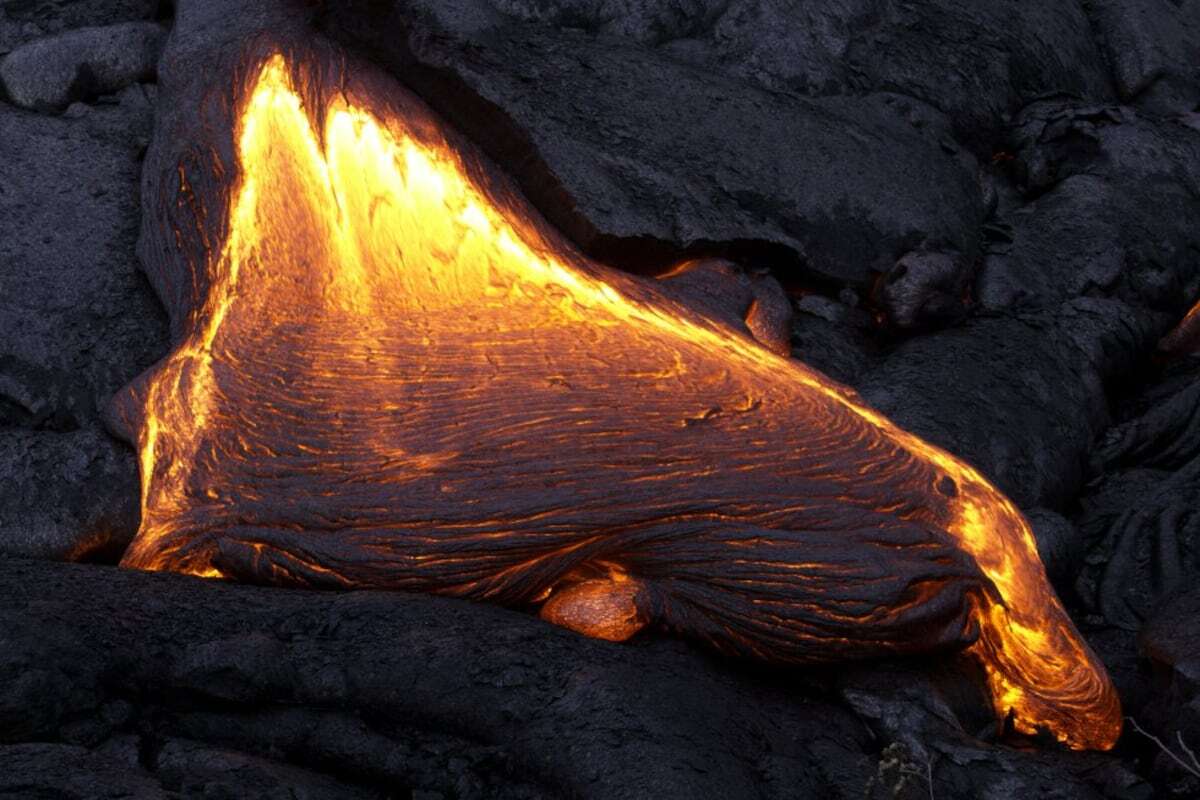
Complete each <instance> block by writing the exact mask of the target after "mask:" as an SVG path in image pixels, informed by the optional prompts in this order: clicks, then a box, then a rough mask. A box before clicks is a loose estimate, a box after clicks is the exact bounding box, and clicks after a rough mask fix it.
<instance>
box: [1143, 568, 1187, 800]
mask: <svg viewBox="0 0 1200 800" xmlns="http://www.w3.org/2000/svg"><path fill="white" fill-rule="evenodd" d="M1139 640H1140V641H1139V644H1140V647H1141V651H1142V654H1143V656H1144V657H1145V660H1146V662H1147V664H1148V665H1149V672H1150V688H1151V690H1152V692H1153V697H1154V700H1153V701H1152V702H1150V703H1147V704H1146V707H1145V708H1144V709H1142V710H1141V711H1140V714H1139V716H1140V721H1141V725H1142V727H1143V728H1144V729H1146V731H1145V733H1143V734H1142V735H1143V736H1147V738H1148V737H1149V736H1156V737H1157V738H1158V740H1159V742H1161V745H1156V748H1155V749H1153V750H1151V751H1150V757H1151V758H1152V759H1153V760H1154V763H1155V766H1156V767H1157V769H1158V772H1159V773H1160V775H1161V776H1162V777H1163V779H1162V780H1161V784H1162V785H1163V789H1164V790H1165V792H1164V794H1167V795H1168V796H1175V797H1188V796H1191V797H1194V796H1195V795H1196V794H1197V793H1200V762H1198V761H1197V760H1196V758H1195V754H1196V753H1197V752H1200V592H1197V591H1196V590H1195V589H1194V588H1189V590H1188V591H1187V592H1186V593H1182V594H1179V595H1176V596H1175V597H1174V598H1172V599H1171V600H1169V601H1167V602H1165V603H1163V604H1161V605H1160V607H1159V608H1157V609H1155V611H1154V613H1153V614H1152V616H1151V617H1150V620H1149V621H1148V622H1147V623H1146V626H1145V627H1144V628H1143V629H1142V632H1141V634H1140V636H1139ZM1167 749H1169V751H1170V752H1167V751H1166V750H1167ZM1189 751H1190V752H1189ZM1171 753H1173V754H1174V756H1175V757H1174V758H1173V757H1172V755H1171ZM1176 759H1179V760H1176ZM1181 761H1182V763H1180V762H1181ZM1189 767H1190V769H1189ZM1189 792H1190V794H1187V793H1189Z"/></svg>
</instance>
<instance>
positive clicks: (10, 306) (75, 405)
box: [0, 87, 166, 558]
mask: <svg viewBox="0 0 1200 800" xmlns="http://www.w3.org/2000/svg"><path fill="white" fill-rule="evenodd" d="M152 119H153V112H152V108H151V102H150V99H149V98H148V97H147V95H146V93H145V92H144V91H143V89H142V88H141V87H131V88H130V89H128V90H127V91H126V92H124V93H122V94H121V96H120V98H119V100H118V101H117V102H115V103H112V104H105V105H101V106H97V107H89V106H82V105H81V106H78V107H75V108H74V109H73V110H72V112H71V115H70V116H69V117H68V118H54V117H47V116H42V115H39V114H33V113H29V112H25V111H18V110H14V109H11V108H3V107H0V141H4V142H6V150H5V157H6V162H5V164H6V169H5V171H4V174H3V176H2V177H0V261H2V262H3V264H4V269H3V272H2V274H0V319H3V334H4V335H3V336H0V484H2V485H3V486H4V487H5V492H4V503H3V504H0V552H17V553H22V554H25V555H38V556H43V557H47V558H81V557H90V556H93V555H96V554H101V553H107V554H108V556H109V557H114V556H116V555H119V553H120V551H121V549H123V547H124V544H125V543H127V542H128V541H129V539H130V538H131V537H132V535H133V533H134V531H135V530H136V528H137V519H138V500H137V497H138V489H137V487H138V478H137V463H136V458H135V456H134V454H133V452H132V451H131V450H130V449H129V448H128V447H127V446H125V445H122V444H120V443H118V442H117V441H116V440H114V439H112V438H111V437H109V436H108V435H107V434H106V433H105V432H104V430H103V428H102V425H101V422H100V414H99V409H102V408H104V407H105V406H106V404H107V403H108V400H109V397H110V396H111V395H112V394H113V393H114V392H115V391H116V390H117V389H118V388H120V386H121V385H122V384H123V383H125V382H126V381H128V380H129V379H130V378H132V377H133V376H134V375H136V374H137V373H138V372H140V371H141V370H143V369H145V368H146V367H147V366H149V365H150V363H152V362H153V361H154V360H156V359H157V358H158V357H159V356H161V355H162V354H163V352H164V351H165V348H166V326H165V320H164V315H163V312H162V310H161V308H160V307H159V306H158V304H157V302H156V301H155V300H154V298H153V294H152V292H151V291H150V288H149V285H148V284H147V283H146V281H145V279H144V278H143V277H142V276H141V275H140V274H139V273H138V271H137V259H136V257H135V255H134V249H135V241H136V237H137V230H138V218H139V214H138V178H139V175H140V171H141V166H140V158H141V151H142V149H143V148H144V147H145V144H146V142H147V139H148V136H149V133H150V127H151V123H152Z"/></svg>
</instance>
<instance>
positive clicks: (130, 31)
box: [0, 22, 166, 112]
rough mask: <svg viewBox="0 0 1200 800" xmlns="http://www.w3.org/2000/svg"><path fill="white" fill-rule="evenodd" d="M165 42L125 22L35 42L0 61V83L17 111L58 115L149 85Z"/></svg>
mask: <svg viewBox="0 0 1200 800" xmlns="http://www.w3.org/2000/svg"><path fill="white" fill-rule="evenodd" d="M165 37H166V32H165V31H164V30H163V29H162V27H161V26H159V25H157V24H155V23H153V22H125V23H121V24H118V25H108V26H105V27H98V28H78V29H75V30H72V31H68V32H66V33H62V34H59V35H57V36H51V37H47V38H45V39H38V40H36V41H32V42H29V43H28V44H25V45H22V46H21V47H18V48H17V49H16V50H14V51H12V52H11V53H9V54H8V55H6V56H4V58H3V60H0V83H2V84H3V87H4V92H5V95H6V96H7V97H8V99H9V100H10V101H11V102H13V103H15V104H16V105H18V106H21V107H22V108H29V109H34V110H36V111H45V112H60V111H64V110H66V108H67V106H69V105H70V104H71V103H72V102H73V101H75V100H82V99H89V98H94V97H97V96H99V95H104V94H111V93H113V92H116V91H118V90H120V89H123V88H125V87H126V86H129V85H131V84H133V83H137V82H139V81H150V80H153V78H154V73H155V67H156V65H157V64H158V54H159V51H160V50H161V49H162V43H163V40H164V39H165Z"/></svg>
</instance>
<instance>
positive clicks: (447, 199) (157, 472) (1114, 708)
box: [118, 56, 1121, 748]
mask: <svg viewBox="0 0 1200 800" xmlns="http://www.w3.org/2000/svg"><path fill="white" fill-rule="evenodd" d="M396 91H397V92H401V91H402V90H401V89H399V87H396ZM414 102H415V101H414ZM238 104H239V105H238V106H237V108H238V109H239V110H238V113H237V115H236V119H237V124H236V129H235V134H234V135H235V138H234V142H235V145H236V154H237V159H238V170H237V173H236V176H231V177H229V178H228V181H229V184H228V185H227V186H226V187H225V189H224V190H223V191H229V192H231V194H230V195H229V196H228V197H227V198H222V199H221V202H226V203H227V204H228V213H227V217H226V221H227V227H224V228H222V229H221V230H223V231H226V233H225V234H224V243H223V244H222V245H220V246H216V247H214V248H213V252H212V253H211V257H210V258H209V259H208V260H207V262H206V263H204V264H201V265H193V266H191V267H189V268H192V269H196V270H200V271H201V273H197V274H193V275H191V276H190V283H189V284H187V285H192V286H201V287H204V291H203V292H202V293H200V295H199V296H200V297H201V300H200V301H199V302H197V303H196V304H195V305H194V307H190V308H186V309H183V310H182V311H181V312H180V314H179V319H182V320H183V323H182V326H181V333H180V335H179V337H178V340H177V341H176V343H175V347H174V349H173V351H172V352H171V354H170V355H169V356H168V357H167V358H166V359H165V360H164V361H163V362H161V363H160V364H158V365H156V366H155V367H154V368H153V369H152V370H151V371H150V372H149V373H148V374H147V375H146V376H144V377H143V379H141V380H140V381H139V383H137V384H135V385H134V386H133V387H131V388H130V389H129V390H127V391H126V393H125V394H124V395H123V396H122V397H121V398H119V400H118V409H119V410H118V415H119V416H120V417H121V418H122V419H123V420H124V421H125V426H126V430H127V431H128V432H129V433H130V435H131V436H134V437H136V440H137V442H138V445H139V448H140V457H141V474H142V523H141V528H140V530H139V532H138V536H137V539H136V541H135V542H134V544H133V546H132V547H131V549H130V550H129V552H128V554H127V556H126V558H125V560H124V562H123V563H124V564H125V565H126V566H129V567H136V568H142V569H164V570H177V571H182V572H188V573H192V574H197V575H207V576H224V577H228V578H232V579H236V580H247V581H257V582H267V583H279V584H292V585H303V586H325V587H380V588H394V589H405V590H413V591H425V592H436V593H440V594H448V595H455V596H461V597H470V598H477V599H487V600H491V601H494V602H498V603H504V604H507V605H516V606H528V605H532V604H538V603H542V604H543V615H544V616H546V617H547V618H548V619H551V620H552V621H555V622H559V623H560V624H564V625H567V626H568V627H572V628H575V629H576V630H581V631H583V632H585V633H590V634H592V635H597V636H602V637H605V638H610V639H623V638H626V637H628V636H629V635H631V634H632V633H633V632H634V631H636V630H637V629H638V628H640V627H642V626H643V625H646V624H655V625H658V626H661V627H664V628H667V629H670V630H674V631H676V632H678V633H680V634H681V635H685V636H690V637H692V638H695V639H698V640H701V641H703V642H705V643H707V644H709V645H711V646H713V647H716V648H718V649H720V650H722V651H724V652H728V653H735V654H742V655H747V656H752V657H756V658H760V659H765V660H770V661H774V662H778V663H813V662H822V661H824V662H829V661H837V660H843V659H849V658H866V657H876V656H884V655H892V654H897V653H912V652H920V651H926V650H929V649H932V648H953V647H968V648H969V652H971V653H972V654H973V655H974V656H975V657H976V658H977V659H978V661H979V662H980V663H981V664H982V666H983V668H984V670H985V671H986V674H987V678H988V683H989V689H990V692H991V696H992V698H993V700H994V705H995V710H996V713H997V715H998V717H999V718H1000V719H1005V718H1007V717H1010V716H1011V718H1012V722H1013V725H1014V726H1015V728H1016V729H1017V730H1019V731H1022V732H1026V733H1034V732H1036V731H1038V730H1039V729H1044V730H1048V731H1050V732H1051V733H1052V734H1053V735H1054V736H1055V737H1056V738H1057V739H1058V740H1059V741H1061V742H1064V743H1066V744H1068V745H1070V746H1072V747H1076V748H1108V747H1110V746H1112V744H1113V743H1114V741H1115V740H1116V738H1117V736H1118V734H1119V731H1120V726H1121V723H1120V719H1121V717H1120V709H1119V705H1118V701H1117V699H1116V695H1115V693H1114V691H1113V688H1112V685H1111V684H1110V682H1109V679H1108V676H1107V675H1106V674H1105V672H1104V669H1103V667H1102V666H1101V665H1100V664H1099V662H1098V660H1097V659H1096V657H1095V655H1094V654H1093V653H1092V651H1091V650H1090V649H1089V648H1088V646H1087V645H1086V644H1085V643H1084V642H1083V640H1082V639H1081V637H1080V636H1079V634H1078V632H1077V631H1076V630H1075V628H1074V626H1073V625H1072V623H1071V621H1070V620H1069V619H1068V617H1067V615H1066V613H1065V612H1064V611H1063V608H1062V606H1061V605H1060V603H1059V601H1058V599H1057V597H1056V596H1055V594H1054V592H1053V590H1052V589H1051V587H1050V585H1049V583H1048V582H1047V579H1046V575H1045V571H1044V569H1043V567H1042V564H1041V562H1040V560H1039V558H1038V554H1037V550H1036V547H1035V544H1034V540H1033V537H1032V534H1031V532H1030V529H1029V527H1028V525H1027V524H1026V522H1025V521H1024V519H1023V518H1022V517H1021V515H1020V513H1019V512H1018V511H1017V510H1016V508H1015V507H1014V506H1013V505H1012V503H1011V502H1009V501H1008V500H1007V499H1006V498H1005V497H1004V496H1003V495H1001V494H1000V493H999V492H998V491H997V490H996V489H995V488H993V487H992V486H991V485H990V484H989V483H988V482H987V481H986V480H985V479H984V478H983V477H982V476H981V475H980V474H979V473H978V472H976V471H975V470H974V469H972V468H971V467H969V466H968V465H966V464H964V463H962V462H961V461H958V460H956V459H955V458H954V457H952V456H950V455H948V454H947V453H945V452H944V451H942V450H940V449H938V448H936V447H933V446H931V445H929V444H927V443H925V442H923V441H921V440H920V439H918V438H917V437H915V436H912V435H910V434H908V433H906V432H904V431H902V430H900V429H898V428H897V427H896V426H894V425H893V424H892V423H891V422H889V421H888V420H887V419H885V418H884V417H882V416H881V415H879V414H878V413H876V412H874V411H872V410H870V409H869V408H867V407H865V406H864V405H862V404H861V402H860V401H859V400H858V399H857V398H856V396H855V395H854V394H853V392H851V391H850V390H848V389H846V388H844V387H841V386H839V385H838V384H836V383H834V382H832V381H830V380H829V379H828V378H826V377H824V376H823V375H821V374H819V373H817V372H815V371H814V370H811V369H809V368H808V367H806V366H804V365H803V364H802V363H800V362H798V361H794V360H790V359H787V358H784V357H781V356H779V355H776V354H774V353H772V352H771V351H770V350H768V349H767V348H765V347H763V346H761V345H760V344H758V343H757V342H755V341H754V340H753V339H752V338H751V336H750V335H749V334H748V333H747V332H746V331H745V330H740V329H735V328H734V327H732V326H730V325H728V324H726V323H722V322H717V321H713V320H710V319H708V318H707V317H705V316H703V315H701V314H700V313H698V312H696V311H695V310H693V309H690V308H689V307H688V306H687V305H686V304H684V303H681V302H678V301H675V300H672V299H670V298H671V292H670V289H669V284H670V280H669V279H664V280H659V281H655V280H651V279H643V278H635V277H632V276H628V275H624V274H621V273H618V272H616V271H614V270H610V269H607V268H605V267H603V266H601V265H598V264H595V263H593V262H591V261H589V260H587V259H586V258H584V257H582V256H581V255H579V254H578V253H577V252H575V251H574V250H573V249H572V248H571V247H570V246H569V245H567V244H565V243H564V242H562V241H561V239H559V238H558V237H557V236H556V235H555V234H554V233H553V232H552V231H549V230H548V229H547V228H546V227H545V226H544V225H543V224H542V223H541V222H539V221H537V217H536V215H534V214H533V213H532V212H531V211H529V210H528V209H527V207H526V206H524V205H523V204H522V202H521V201H520V200H519V199H518V198H516V197H515V195H513V196H510V195H509V194H507V193H503V192H501V190H499V189H495V188H493V187H492V184H490V183H488V182H487V181H484V180H482V179H480V178H479V177H478V176H479V174H480V172H479V170H480V169H481V168H482V167H481V166H480V165H482V164H483V163H484V162H483V161H482V160H481V159H479V158H478V157H477V156H474V155H471V154H470V148H469V147H468V146H466V145H457V144H456V145H451V144H450V142H449V141H448V140H447V139H446V138H445V137H446V136H447V134H445V133H442V132H440V129H439V128H438V126H437V124H436V122H435V121H433V118H432V116H430V115H429V114H428V112H423V113H424V114H425V116H424V117H423V118H420V119H417V118H416V117H413V118H409V117H407V116H402V115H398V114H396V113H394V112H393V111H392V110H391V109H392V108H393V106H389V105H386V104H385V103H383V102H381V101H378V100H373V99H372V95H371V94H370V93H368V92H366V91H364V90H363V89H362V87H361V86H358V85H356V84H355V83H354V80H353V79H351V78H347V79H345V80H344V81H343V83H342V84H341V85H340V86H339V87H338V90H337V91H330V92H322V91H320V90H319V89H316V88H314V86H313V85H310V81H309V78H308V77H306V74H305V72H304V70H303V69H294V68H293V67H292V66H291V65H290V64H289V63H288V62H286V61H285V60H284V58H283V57H282V56H274V57H271V58H269V59H268V60H266V61H265V62H264V63H263V64H262V66H261V69H259V70H256V71H255V72H254V74H253V75H252V76H250V80H249V82H248V84H247V85H246V86H245V87H244V89H243V91H242V93H241V95H240V98H239V100H238ZM414 113H415V112H414ZM180 175H181V180H182V176H183V170H182V169H181V171H180ZM499 180H500V179H499V178H496V181H499ZM496 185H501V184H500V183H497V184H496ZM190 201H191V202H197V203H201V204H203V203H205V202H211V203H212V204H213V207H217V205H218V202H217V200H215V199H213V198H204V197H200V198H198V199H197V198H192V199H191V200H190ZM180 202H182V200H181V201H180ZM220 207H221V208H224V207H225V206H220ZM222 214H224V212H222ZM185 279H188V276H185Z"/></svg>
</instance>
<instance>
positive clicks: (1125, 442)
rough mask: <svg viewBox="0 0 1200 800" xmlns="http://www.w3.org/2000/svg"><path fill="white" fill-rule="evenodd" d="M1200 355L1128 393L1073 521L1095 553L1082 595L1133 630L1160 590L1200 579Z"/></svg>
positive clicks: (1182, 586) (1107, 617) (1162, 594)
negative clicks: (1149, 386)
mask: <svg viewBox="0 0 1200 800" xmlns="http://www.w3.org/2000/svg"><path fill="white" fill-rule="evenodd" d="M1198 378H1200V359H1197V358H1195V357H1192V358H1189V359H1185V360H1182V361H1179V362H1176V363H1174V364H1172V365H1171V367H1170V368H1169V369H1168V371H1167V373H1166V375H1165V376H1164V377H1163V378H1162V380H1161V381H1160V382H1158V383H1157V384H1156V385H1155V386H1153V388H1152V389H1150V390H1149V391H1147V392H1145V393H1143V394H1142V395H1139V396H1138V397H1136V398H1135V399H1133V400H1132V401H1131V402H1129V403H1128V404H1127V405H1126V407H1125V408H1124V409H1123V412H1122V417H1123V418H1122V419H1121V420H1120V422H1119V424H1118V425H1116V426H1114V427H1113V428H1112V429H1110V430H1109V431H1108V432H1106V434H1105V436H1104V439H1103V441H1102V442H1101V446H1100V448H1099V449H1098V452H1097V453H1096V456H1095V458H1096V465H1095V466H1096V472H1098V473H1099V477H1098V479H1097V480H1096V481H1094V482H1093V483H1092V485H1090V486H1089V487H1088V491H1087V492H1086V493H1085V495H1084V496H1083V498H1082V503H1081V504H1082V513H1081V514H1080V517H1079V525H1080V527H1081V528H1082V530H1083V532H1084V534H1085V536H1086V537H1087V541H1088V546H1089V550H1090V552H1091V554H1092V558H1091V559H1089V563H1088V568H1087V569H1086V570H1084V573H1083V577H1082V580H1081V592H1082V596H1083V597H1084V598H1085V599H1087V600H1088V601H1089V603H1090V604H1091V605H1092V607H1094V608H1095V609H1097V610H1098V611H1099V612H1100V613H1101V614H1103V616H1104V618H1105V620H1106V621H1107V622H1108V623H1109V624H1112V625H1116V626H1120V627H1124V628H1126V629H1128V630H1136V629H1137V628H1138V626H1139V625H1140V624H1141V622H1142V621H1143V620H1144V619H1145V618H1146V617H1147V615H1148V614H1149V613H1150V611H1151V610H1152V609H1153V607H1154V605H1155V604H1156V603H1157V602H1158V601H1159V600H1160V599H1162V598H1163V597H1166V596H1169V595H1170V594H1172V593H1174V592H1178V591H1181V590H1183V589H1185V588H1189V587H1191V586H1193V585H1195V581H1196V580H1197V579H1200V516H1198V515H1197V514H1196V511H1195V510H1196V508H1197V503H1198V502H1200V383H1198V382H1197V379H1198Z"/></svg>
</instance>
